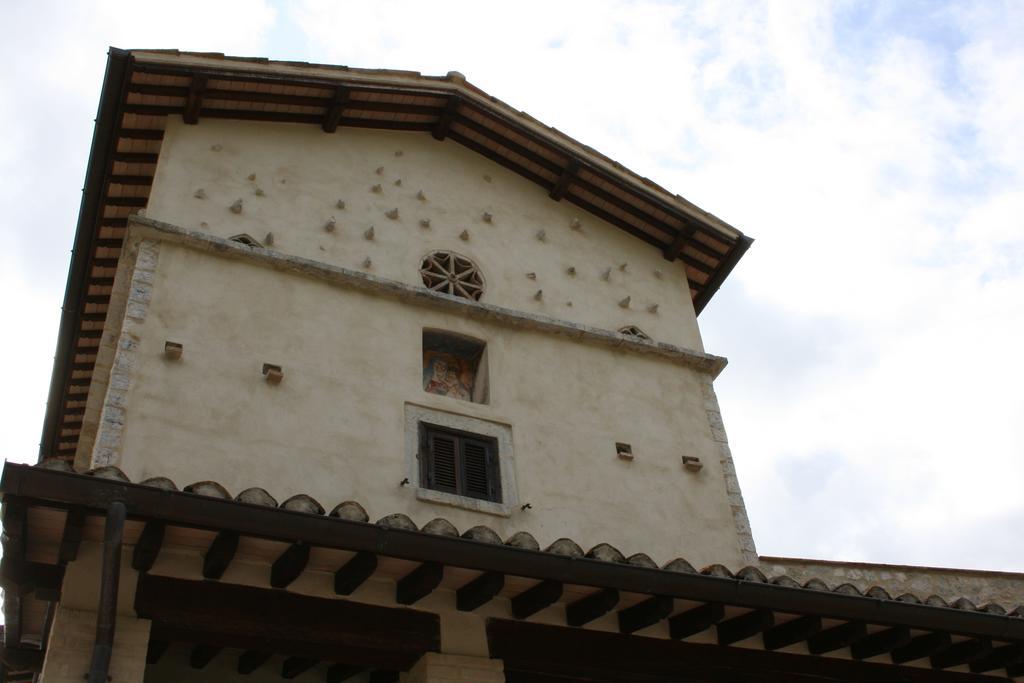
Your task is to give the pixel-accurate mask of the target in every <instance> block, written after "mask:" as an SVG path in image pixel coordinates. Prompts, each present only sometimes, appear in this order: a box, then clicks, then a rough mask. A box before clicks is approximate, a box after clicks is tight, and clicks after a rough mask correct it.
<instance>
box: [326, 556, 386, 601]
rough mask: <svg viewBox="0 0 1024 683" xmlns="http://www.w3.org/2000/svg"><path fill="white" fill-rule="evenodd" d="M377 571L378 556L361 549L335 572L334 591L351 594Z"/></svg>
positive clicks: (340, 593)
mask: <svg viewBox="0 0 1024 683" xmlns="http://www.w3.org/2000/svg"><path fill="white" fill-rule="evenodd" d="M375 571H377V556H376V555H374V554H373V553H368V552H365V551H361V552H358V553H356V554H355V555H353V556H352V559H351V560H349V561H348V562H346V563H345V566H344V567H342V568H341V569H339V570H338V571H336V572H334V592H335V593H337V594H338V595H351V594H352V593H353V592H354V591H355V589H357V588H359V587H360V586H361V585H363V582H364V581H366V580H367V579H368V578H370V577H371V576H373V573H374V572H375Z"/></svg>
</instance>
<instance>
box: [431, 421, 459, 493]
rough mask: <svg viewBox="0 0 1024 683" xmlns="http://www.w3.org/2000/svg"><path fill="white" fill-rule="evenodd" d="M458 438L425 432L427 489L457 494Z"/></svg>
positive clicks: (434, 432) (436, 432)
mask: <svg viewBox="0 0 1024 683" xmlns="http://www.w3.org/2000/svg"><path fill="white" fill-rule="evenodd" d="M458 452H459V443H458V437H457V436H455V435H453V434H447V433H445V432H438V431H434V430H429V431H427V453H426V455H427V462H426V469H427V487H428V488H432V489H435V490H437V491H448V492H449V493H458V475H457V472H458V466H457V463H456V461H457V459H458Z"/></svg>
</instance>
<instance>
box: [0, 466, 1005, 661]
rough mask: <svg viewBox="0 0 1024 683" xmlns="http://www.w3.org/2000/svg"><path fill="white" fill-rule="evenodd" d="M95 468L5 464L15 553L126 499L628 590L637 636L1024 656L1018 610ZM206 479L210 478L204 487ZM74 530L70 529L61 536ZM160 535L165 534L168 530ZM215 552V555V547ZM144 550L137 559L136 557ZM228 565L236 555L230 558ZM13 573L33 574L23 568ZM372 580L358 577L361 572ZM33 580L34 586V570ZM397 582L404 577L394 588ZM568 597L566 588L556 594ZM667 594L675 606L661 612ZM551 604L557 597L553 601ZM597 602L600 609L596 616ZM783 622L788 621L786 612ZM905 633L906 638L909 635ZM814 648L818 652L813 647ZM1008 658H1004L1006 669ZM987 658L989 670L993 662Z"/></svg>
mask: <svg viewBox="0 0 1024 683" xmlns="http://www.w3.org/2000/svg"><path fill="white" fill-rule="evenodd" d="M108 469H109V468H108ZM100 474H101V473H99V472H98V473H97V476H88V475H81V474H75V473H71V472H63V471H55V470H50V469H45V468H41V467H30V466H26V465H13V464H7V465H6V466H5V468H4V472H3V479H2V482H0V494H2V495H3V500H4V508H5V514H4V522H5V534H6V535H7V536H8V537H9V538H11V539H13V543H12V544H10V545H9V548H10V552H15V553H17V552H18V549H21V551H23V550H24V549H25V548H26V547H27V544H26V539H25V534H26V533H27V531H26V529H27V528H28V526H27V520H28V519H29V512H28V511H30V510H32V509H56V510H65V511H68V512H69V513H70V512H74V513H75V515H74V517H76V518H77V519H78V520H79V523H81V522H80V520H81V519H82V517H83V516H84V515H102V514H104V513H105V511H106V509H107V508H108V507H109V505H110V504H111V502H112V501H120V502H122V503H124V505H125V506H126V508H127V513H128V517H129V519H131V520H134V521H136V522H143V523H145V524H147V525H149V524H157V525H160V527H161V528H168V529H170V528H172V527H180V528H186V529H202V530H209V531H214V532H217V533H218V534H225V533H227V534H233V535H236V536H243V537H252V538H257V539H266V540H270V541H280V542H284V543H287V544H289V545H294V544H302V545H304V546H308V547H313V548H325V549H336V550H344V551H351V552H354V553H357V554H361V555H363V556H367V557H369V556H372V557H381V558H396V559H399V560H405V561H409V562H413V563H417V564H419V565H422V566H430V567H436V568H438V570H437V576H438V577H440V576H441V570H440V568H443V567H451V568H458V569H460V570H470V571H477V572H481V573H482V574H487V575H492V576H501V577H516V578H517V579H534V580H537V581H539V582H541V583H546V584H548V585H556V584H557V586H559V587H560V586H566V587H569V586H573V587H576V593H577V594H578V593H579V589H580V588H582V589H583V590H585V591H591V593H590V595H588V596H586V597H584V598H583V599H581V600H578V601H577V602H576V603H574V604H576V605H580V604H581V603H588V602H595V603H602V604H603V607H602V606H601V605H589V604H588V605H585V608H586V610H589V612H588V614H590V615H591V616H590V617H589V618H590V619H593V618H595V617H594V616H593V615H595V614H597V615H600V614H604V613H606V612H607V611H608V610H613V609H615V605H616V603H618V602H619V598H618V595H619V594H620V593H621V594H622V595H623V596H625V595H626V594H630V595H632V596H633V599H632V600H631V601H630V602H631V605H630V606H629V607H626V608H625V609H620V611H619V613H618V616H619V619H618V623H619V625H620V631H621V632H622V633H627V634H628V633H632V632H633V630H635V629H636V627H637V626H638V625H640V626H644V625H651V624H654V623H657V622H658V621H659V620H663V619H669V621H670V624H671V621H672V619H677V618H678V619H682V621H683V623H684V624H685V625H687V626H689V625H690V622H691V620H692V619H691V617H690V616H689V615H691V614H693V612H692V611H690V612H684V613H682V615H675V616H673V610H672V609H671V601H672V600H673V599H674V600H683V601H688V602H687V604H690V605H697V608H695V609H696V611H697V612H700V611H701V609H704V610H705V611H708V610H707V606H718V609H719V610H720V612H719V614H720V615H721V614H722V613H724V612H727V613H729V614H730V615H731V616H730V617H729V618H728V620H727V621H720V620H721V619H722V616H719V617H718V618H717V620H711V621H708V622H707V623H706V624H705V625H704V626H702V628H709V627H713V626H715V625H716V624H719V626H718V633H719V641H720V644H722V643H721V641H722V639H723V634H724V633H726V632H727V631H728V630H729V629H734V630H735V629H737V628H743V629H751V628H752V629H753V630H751V631H750V633H749V634H748V636H753V635H761V634H765V638H766V640H765V642H766V643H768V642H769V640H768V635H767V634H768V633H769V631H771V630H772V629H773V628H776V629H777V630H776V632H775V633H774V636H773V637H776V638H779V637H783V636H784V637H785V638H796V640H794V641H793V642H800V641H804V640H808V642H810V641H813V640H815V638H818V639H819V641H820V637H819V636H818V634H819V633H822V634H824V633H826V631H818V630H813V629H811V630H806V631H804V630H800V633H789V632H788V631H787V630H786V629H783V628H782V627H781V626H780V625H779V623H780V622H779V621H777V620H776V619H775V618H773V617H774V616H775V615H786V616H788V617H793V618H806V619H804V621H803V622H794V626H791V627H790V630H794V627H795V626H796V625H802V624H806V623H811V620H815V622H816V623H818V624H819V628H820V622H817V620H821V621H825V620H828V621H827V622H826V623H829V624H832V626H831V627H829V630H831V631H832V632H833V634H838V635H835V636H834V637H839V635H841V633H840V632H842V633H846V632H847V631H849V633H848V634H847V635H844V636H843V646H845V647H854V648H855V649H854V651H855V652H856V647H857V645H856V644H857V643H858V642H862V647H867V645H865V643H866V644H870V646H871V647H872V648H877V647H878V643H876V642H875V641H878V640H880V639H881V637H880V636H878V633H881V632H882V631H880V630H879V629H883V630H884V631H885V632H886V633H893V632H894V629H895V630H897V631H898V630H900V629H906V630H907V631H905V633H906V634H910V635H905V636H904V638H903V640H902V641H901V642H902V644H901V645H899V646H897V644H896V643H895V641H893V642H889V643H888V645H887V647H889V648H890V649H889V650H883V651H884V652H889V651H891V650H892V649H893V648H896V649H898V648H899V647H909V645H908V643H909V642H918V643H931V642H932V641H935V642H938V643H940V644H942V643H943V642H945V647H944V649H941V652H946V653H947V654H946V655H945V657H938V658H937V659H933V660H932V661H933V663H932V666H933V667H936V668H937V669H939V670H941V669H944V668H947V667H949V666H954V665H955V662H958V661H959V660H958V659H957V658H958V657H964V659H963V662H961V663H973V664H976V665H977V666H976V667H974V668H972V670H980V671H986V672H988V671H992V673H995V674H997V675H998V672H997V671H994V669H998V668H999V667H998V666H996V665H995V664H990V663H988V662H991V656H992V655H991V653H992V652H995V651H998V652H999V653H1005V656H1006V657H1010V656H1011V655H1012V657H1010V658H1009V659H1007V660H1006V661H1009V662H1016V660H1015V659H1014V658H1015V657H1016V658H1022V657H1024V649H1022V647H1024V618H1022V616H1024V613H1022V612H1021V611H1020V609H1018V610H1016V611H1015V612H1013V613H1012V614H1006V613H1005V612H1002V613H999V612H997V611H994V608H993V609H977V608H975V609H958V608H952V607H939V606H934V605H931V604H920V603H914V602H908V601H905V600H904V599H893V598H879V597H871V596H869V595H854V594H850V593H848V592H840V591H830V590H828V589H825V590H821V589H815V588H813V587H796V586H790V585H780V584H778V583H774V582H772V581H769V580H767V579H765V578H764V577H763V575H762V576H759V575H758V572H756V571H744V572H740V573H737V574H736V575H730V576H724V575H721V574H718V575H715V573H716V572H715V571H712V573H710V574H705V573H697V572H693V571H673V570H670V569H658V568H657V567H656V566H649V565H648V566H641V565H639V564H633V563H630V562H627V561H624V560H621V559H620V560H614V561H609V560H608V559H607V556H606V557H605V559H597V556H595V557H594V558H591V557H582V556H573V555H566V554H559V553H558V552H556V551H552V550H550V549H549V550H548V551H540V550H532V549H527V548H524V547H514V546H511V545H507V544H502V543H501V541H500V540H496V541H491V542H483V541H480V540H473V539H472V538H465V537H459V536H457V535H439V534H437V533H430V532H428V531H427V530H426V529H425V530H423V531H419V530H416V529H415V526H413V527H412V528H397V527H395V526H389V525H388V524H385V523H383V522H384V520H382V522H378V523H377V524H370V523H366V522H361V521H350V520H348V519H341V518H338V517H333V516H327V515H324V514H323V513H322V508H320V512H319V513H315V512H309V511H305V512H299V511H295V510H293V509H282V508H280V507H273V506H269V507H268V506H265V505H255V504H249V503H245V502H238V501H233V500H231V499H230V498H218V497H211V496H208V495H199V494H198V493H189V492H181V491H177V490H170V489H168V488H156V487H154V486H149V485H141V484H132V483H129V482H127V481H124V480H118V479H112V478H101V477H100V476H99V475H100ZM104 476H111V475H110V474H104ZM121 476H123V475H121ZM208 485H209V483H207V488H208ZM164 486H166V482H165V483H164ZM201 488H202V487H199V488H197V489H195V490H200V489H201ZM316 507H319V506H316ZM307 510H308V508H307ZM72 517H73V515H70V514H69V516H68V519H69V520H70V519H72ZM69 523H70V522H69ZM454 533H457V532H454ZM492 533H493V532H492ZM79 534H80V532H79ZM470 535H471V536H472V534H470ZM72 536H73V534H72ZM464 536H465V534H464ZM68 537H69V536H68V532H67V531H66V530H65V532H64V538H65V539H66V538H68ZM146 537H147V534H146V533H145V532H144V533H143V534H142V537H140V539H139V540H138V541H137V543H138V544H139V545H138V546H137V549H136V550H135V553H136V565H137V566H136V568H137V569H139V570H140V571H146V568H147V567H149V566H152V562H153V560H154V558H155V557H156V555H157V554H159V552H160V541H159V540H157V541H156V542H155V545H154V543H153V538H154V536H149V537H148V540H147V538H146ZM478 537H480V538H482V537H483V536H482V535H478ZM156 538H158V539H159V538H163V534H162V533H161V534H160V535H159V536H156ZM62 552H63V551H62ZM208 552H213V550H212V547H211V550H210V551H208ZM140 553H141V555H140ZM140 557H141V558H142V560H141V562H142V564H139V562H140V559H139V558H140ZM19 559H20V558H19V557H18V556H16V555H14V556H11V557H6V556H5V564H6V565H7V566H8V571H9V569H10V567H11V566H13V565H15V564H16V563H17V562H18V561H19ZM227 561H229V562H230V559H228V560H227ZM647 562H649V560H647ZM33 566H34V565H33ZM373 566H376V562H373ZM35 570H36V571H38V572H40V573H41V575H43V576H44V578H46V580H52V578H53V577H54V576H59V575H62V572H58V571H56V570H57V568H56V567H54V568H52V571H50V570H48V569H46V567H45V566H39V567H36V569H35ZM340 571H342V570H339V572H340ZM370 573H372V570H371V572H370ZM414 573H415V572H414ZM16 575H18V576H27V575H28V574H27V572H24V571H23V572H20V573H16ZM367 576H368V575H365V576H363V580H365V578H367ZM26 580H28V581H29V582H31V577H28V578H27V579H26ZM438 581H440V578H439V579H438ZM401 583H402V582H401V581H399V590H401ZM471 583H475V582H471ZM500 583H501V582H499V583H498V585H499V589H500ZM40 585H42V584H40ZM431 585H432V586H433V587H429V586H428V587H427V589H426V591H425V592H422V591H421V592H420V593H417V596H418V597H416V598H415V599H416V600H418V599H419V598H421V597H424V596H425V595H427V594H429V593H430V591H432V590H433V589H434V588H436V587H437V585H438V583H437V582H435V583H433V584H431ZM468 585H469V584H467V586H468ZM538 585H539V584H538ZM48 587H49V588H50V589H51V590H53V589H55V588H56V589H58V590H59V587H55V586H48ZM275 587H277V588H280V587H281V586H280V585H276V586H275ZM474 590H475V589H474ZM527 592H529V591H527ZM496 594H497V592H496V591H493V592H488V593H487V595H489V596H490V597H494V596H495V595H496ZM561 594H562V591H561V589H560V590H559V591H558V595H561ZM611 595H613V596H614V600H611V601H606V598H607V597H608V596H611ZM485 597H486V596H485ZM488 599H489V598H488ZM516 599H519V598H516V597H513V602H515V600H516ZM555 600H557V597H556V598H555ZM398 601H399V602H400V603H401V604H411V603H409V602H407V601H406V602H403V600H402V598H401V593H400V592H399V597H398ZM666 601H667V606H668V609H667V610H664V611H662V606H663V605H666ZM474 604H476V603H475V602H474ZM480 604H483V603H480ZM547 604H551V601H549V602H548V603H547ZM656 607H657V609H655V608H656ZM595 608H600V610H599V611H597V612H594V611H593V610H594V609H595ZM574 609H576V612H577V613H579V612H581V611H582V610H584V608H583V607H576V608H573V607H572V606H569V607H567V611H566V614H567V617H566V618H567V619H570V620H571V619H572V614H573V610H574ZM723 609H724V612H722V610H723ZM755 617H756V618H755ZM678 619H677V621H678ZM748 622H749V623H748ZM583 623H586V622H585V621H584V622H583ZM783 623H789V622H787V621H785V620H783ZM837 624H838V625H837ZM568 625H569V626H577V625H580V624H573V623H572V622H571V621H570V623H569V624H568ZM850 625H853V626H850ZM854 627H856V628H854ZM779 629H781V631H780V630H779ZM744 633H746V630H744ZM911 636H912V638H911ZM677 637H685V636H684V635H680V636H677ZM830 637H831V636H830ZM951 637H952V640H950V638H951ZM907 638H911V640H909V641H908V640H907ZM943 639H944V640H943ZM951 643H952V647H954V648H959V649H955V650H952V652H950V651H949V648H950V644H951ZM960 643H968V644H972V643H973V644H975V645H977V647H974V645H970V646H968V645H963V646H961V645H959V644H960ZM724 644H728V642H726V643H724ZM833 644H834V643H833ZM837 647H838V646H837ZM972 648H973V649H972ZM833 649H834V648H833ZM811 651H812V652H814V649H813V648H812V650H811ZM939 651H940V650H934V648H933V651H932V652H933V653H934V654H938V652H939ZM961 651H963V652H961ZM954 654H955V655H956V657H954V656H953V655H954ZM919 656H923V655H919ZM1001 656H1003V655H1001ZM1003 664H1004V663H1003V662H1002V660H1000V665H1003ZM989 666H991V668H987V667H989ZM1012 666H1014V667H1016V666H1017V664H1016V663H1013V664H1012ZM1010 675H1014V674H1010Z"/></svg>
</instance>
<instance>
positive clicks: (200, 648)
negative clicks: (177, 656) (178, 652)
mask: <svg viewBox="0 0 1024 683" xmlns="http://www.w3.org/2000/svg"><path fill="white" fill-rule="evenodd" d="M221 649H222V648H220V647H218V646H216V645H206V644H203V643H200V644H199V645H196V646H195V647H194V648H192V654H190V655H189V656H188V665H189V666H190V667H192V668H193V669H203V668H205V667H206V665H207V664H209V663H210V662H211V661H212V660H213V658H214V657H216V656H217V654H218V653H220V651H221Z"/></svg>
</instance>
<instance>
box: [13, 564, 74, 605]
mask: <svg viewBox="0 0 1024 683" xmlns="http://www.w3.org/2000/svg"><path fill="white" fill-rule="evenodd" d="M64 569H65V566H64V565H62V564H43V563H41V562H27V561H25V560H18V559H16V558H15V557H13V556H12V557H7V556H6V555H4V557H3V558H0V586H3V589H4V591H5V593H16V594H18V595H27V594H29V593H31V592H33V591H34V592H35V596H36V598H37V599H39V600H47V601H56V600H60V591H61V586H62V585H63V583H64Z"/></svg>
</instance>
